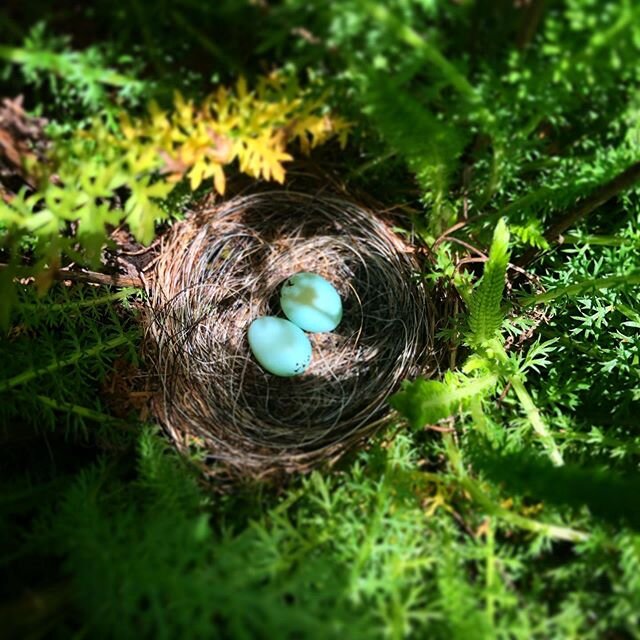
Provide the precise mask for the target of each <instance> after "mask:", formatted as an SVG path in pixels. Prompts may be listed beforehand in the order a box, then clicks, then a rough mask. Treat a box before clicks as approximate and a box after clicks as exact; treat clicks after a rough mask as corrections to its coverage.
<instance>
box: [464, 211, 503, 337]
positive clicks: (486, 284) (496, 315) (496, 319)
mask: <svg viewBox="0 0 640 640" xmlns="http://www.w3.org/2000/svg"><path fill="white" fill-rule="evenodd" d="M508 265H509V229H508V227H507V223H506V222H505V220H504V218H503V219H501V220H500V222H498V224H497V225H496V228H495V231H494V233H493V242H492V243H491V249H490V251H489V260H488V261H487V263H486V264H485V267H484V274H483V276H482V279H481V280H480V282H479V283H478V285H477V286H476V288H475V290H474V291H473V293H472V294H471V298H470V300H469V328H470V334H469V336H468V337H469V342H470V343H471V345H473V346H477V345H483V344H486V343H487V342H488V341H489V340H492V339H493V338H496V337H497V335H498V333H499V331H500V327H501V326H502V321H503V320H504V314H503V312H502V310H501V308H500V303H501V302H502V292H503V291H504V284H505V278H506V274H507V266H508Z"/></svg>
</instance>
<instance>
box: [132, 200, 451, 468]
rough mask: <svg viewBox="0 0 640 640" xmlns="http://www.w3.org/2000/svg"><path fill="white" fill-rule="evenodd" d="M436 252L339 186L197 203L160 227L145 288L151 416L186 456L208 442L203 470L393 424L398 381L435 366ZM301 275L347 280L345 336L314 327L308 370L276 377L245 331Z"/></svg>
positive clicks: (320, 448) (308, 451) (303, 457)
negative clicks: (432, 283) (432, 275)
mask: <svg viewBox="0 0 640 640" xmlns="http://www.w3.org/2000/svg"><path fill="white" fill-rule="evenodd" d="M428 262H429V255H428V254H427V253H422V252H419V251H418V250H416V245H415V244H414V243H413V242H410V241H407V240H405V239H404V238H401V237H400V236H399V235H398V234H397V233H395V232H394V230H393V220H392V219H391V218H390V217H389V216H388V214H387V213H383V214H381V213H379V212H376V211H374V210H372V209H371V208H369V207H368V206H366V205H362V204H360V203H358V202H357V201H355V200H353V199H351V198H347V197H345V196H344V195H343V194H328V193H326V192H323V193H305V192H301V191H291V190H269V191H262V192H257V193H249V194H245V195H239V196H234V197H232V198H230V199H228V200H225V201H222V202H221V203H219V204H214V206H212V207H205V208H202V209H200V210H198V211H196V212H194V213H193V214H192V215H189V216H187V217H186V218H185V219H184V220H183V221H180V222H178V223H177V224H175V225H174V226H173V227H172V228H171V229H170V231H169V233H168V234H167V235H166V236H165V237H163V240H162V243H161V249H160V254H159V256H158V259H157V262H156V264H155V266H154V269H153V272H152V278H151V279H150V280H149V282H148V284H147V294H148V296H147V303H146V307H145V313H143V325H144V351H145V356H146V359H147V360H148V362H149V363H150V367H149V372H150V375H151V376H152V377H153V378H155V380H156V382H157V383H158V387H159V390H158V393H157V394H156V395H155V397H154V399H153V402H152V410H153V412H154V414H155V415H156V417H157V418H158V420H159V422H160V424H161V425H162V427H163V429H164V430H165V432H166V433H167V434H168V436H169V438H170V439H171V440H172V441H173V443H174V445H175V446H176V448H177V449H178V450H179V451H180V452H181V453H183V454H188V455H189V457H193V456H192V455H191V454H192V453H193V451H194V449H195V450H198V451H199V452H200V454H201V458H203V460H202V462H203V464H202V465H201V466H202V470H203V471H204V472H205V474H206V475H208V476H220V475H223V476H226V477H232V478H244V479H247V478H254V479H260V480H264V479H268V478H274V477H281V476H283V475H284V476H288V475H290V474H292V473H295V472H305V471H308V470H310V469H312V468H314V467H316V466H318V465H320V464H322V463H324V462H326V463H328V464H333V463H334V462H335V461H336V460H337V459H339V458H340V457H342V455H343V454H344V453H345V452H347V451H348V450H352V449H353V448H354V447H356V446H358V445H360V444H362V443H363V441H365V440H366V439H367V438H369V437H370V436H371V435H372V434H373V433H375V432H376V431H378V430H379V429H380V428H381V427H382V426H384V425H386V424H388V423H389V422H390V420H391V418H392V416H393V411H392V410H391V408H390V407H389V405H388V404H387V402H386V401H387V398H388V397H389V395H390V394H391V393H393V391H395V390H396V389H397V388H398V386H399V384H400V382H401V381H402V380H404V379H407V378H415V377H417V376H424V377H429V376H431V375H433V374H434V373H436V372H437V371H439V370H440V366H441V363H442V360H443V355H444V353H443V351H444V350H443V347H442V345H439V344H438V342H437V340H436V339H435V334H436V331H437V329H438V328H439V327H440V326H441V325H442V319H443V318H446V316H447V313H446V310H445V309H444V307H446V303H445V298H446V296H442V295H439V294H437V292H436V295H432V294H433V293H434V292H428V291H427V287H426V284H425V281H424V279H423V278H421V277H420V274H421V273H422V272H423V271H424V269H425V268H426V267H427V266H428ZM298 271H311V272H314V273H319V274H320V275H322V276H323V277H326V278H327V279H328V280H329V281H331V282H332V283H333V284H334V286H336V287H337V288H338V290H339V291H340V294H341V296H342V297H343V301H344V316H343V321H342V323H341V326H339V327H338V329H337V330H336V331H337V332H340V331H341V333H336V334H335V335H333V336H330V337H329V338H327V336H326V335H319V336H318V335H313V334H310V339H311V340H312V344H313V347H314V362H313V363H312V365H311V366H310V368H309V370H308V371H307V372H306V373H305V374H303V375H301V376H297V377H296V378H294V379H282V378H280V379H275V377H274V376H271V375H270V374H267V373H265V372H264V371H262V370H261V369H260V367H259V365H257V363H256V362H255V360H254V359H252V358H251V354H250V352H249V348H248V344H247V341H246V328H247V327H248V324H249V323H250V321H251V319H253V318H255V317H257V316H258V315H280V317H282V314H281V313H278V312H277V309H276V307H275V305H276V300H277V298H278V293H279V286H278V283H281V282H284V280H286V278H287V277H289V276H290V275H291V274H292V273H295V272H298ZM274 311H275V313H274ZM270 312H271V313H270ZM343 325H344V326H343ZM391 328H395V330H396V332H397V330H398V329H402V331H403V332H404V335H403V336H402V335H401V336H400V337H398V336H397V335H396V337H395V338H394V335H395V334H394V331H391V330H390V329H391ZM402 331H401V333H402ZM318 353H319V354H320V356H321V357H317V354H318ZM349 363H350V365H349ZM285 380H286V382H283V381H285ZM286 385H289V386H288V388H287V386H286ZM278 395H280V396H285V395H286V398H285V400H286V402H283V400H282V399H279V398H278ZM274 398H275V399H274ZM345 398H347V399H348V401H347V402H345V401H344V399H345ZM287 402H288V404H287ZM274 414H275V415H274ZM283 414H284V418H283V417H282V415H283ZM296 420H297V422H296Z"/></svg>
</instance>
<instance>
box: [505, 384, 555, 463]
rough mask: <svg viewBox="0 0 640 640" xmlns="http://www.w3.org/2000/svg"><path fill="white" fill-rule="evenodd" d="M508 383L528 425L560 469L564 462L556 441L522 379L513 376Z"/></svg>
mask: <svg viewBox="0 0 640 640" xmlns="http://www.w3.org/2000/svg"><path fill="white" fill-rule="evenodd" d="M510 382H511V387H512V388H513V390H514V391H515V392H516V395H517V396H518V400H520V403H521V404H522V408H523V409H524V411H525V413H526V415H527V418H528V420H529V423H530V424H531V426H532V427H533V430H534V431H535V432H536V433H537V434H538V436H540V440H541V441H542V444H544V446H545V448H546V449H547V452H548V454H549V458H550V459H551V462H553V464H555V465H556V466H557V467H561V466H562V465H563V464H564V460H563V459H562V454H561V453H560V449H558V445H557V444H556V441H555V440H554V439H553V436H552V435H551V432H550V431H549V429H548V428H547V425H546V424H545V422H544V420H543V419H542V416H541V415H540V411H538V407H536V405H535V403H534V402H533V400H532V398H531V396H530V395H529V392H528V391H527V390H526V388H525V386H524V383H523V382H522V378H521V377H520V376H519V375H515V376H512V377H511V378H510Z"/></svg>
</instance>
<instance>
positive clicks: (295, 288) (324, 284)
mask: <svg viewBox="0 0 640 640" xmlns="http://www.w3.org/2000/svg"><path fill="white" fill-rule="evenodd" d="M280 306H281V307H282V310H283V311H284V314H285V315H286V316H287V318H289V320H291V322H293V323H294V324H296V325H298V326H299V327H300V328H301V329H304V330H305V331H313V332H319V331H333V330H334V329H335V328H336V327H337V326H338V325H339V324H340V320H342V300H340V294H339V293H338V292H337V291H336V288H335V287H334V286H333V285H332V284H331V283H330V282H329V281H328V280H325V279H324V278H323V277H322V276H319V275H318V274H317V273H308V272H307V271H301V272H300V273H296V274H295V275H294V276H291V277H290V278H289V279H288V280H287V281H286V282H285V283H284V284H283V285H282V290H281V291H280Z"/></svg>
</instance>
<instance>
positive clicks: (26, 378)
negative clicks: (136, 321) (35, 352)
mask: <svg viewBox="0 0 640 640" xmlns="http://www.w3.org/2000/svg"><path fill="white" fill-rule="evenodd" d="M128 342H129V338H127V336H117V337H116V338H112V339H111V340H107V341H106V342H100V343H98V344H96V345H94V346H93V347H91V348H90V349H87V350H86V351H75V352H74V353H72V354H71V355H70V356H68V357H67V358H65V359H64V360H54V361H53V362H50V363H49V364H48V365H46V366H45V367H42V368H40V369H28V370H27V371H23V372H22V373H19V374H18V375H17V376H14V377H13V378H9V379H8V380H2V381H0V392H2V391H8V390H9V389H13V388H14V387H18V386H20V385H22V384H25V383H27V382H31V380H35V379H36V378H39V377H40V376H43V375H45V374H47V373H53V372H54V371H58V369H62V368H63V367H68V366H69V365H72V364H75V363H76V362H78V361H79V360H82V358H85V357H91V356H96V355H98V354H99V353H102V352H103V351H110V350H111V349H115V348H116V347H120V346H122V345H123V344H127V343H128Z"/></svg>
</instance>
